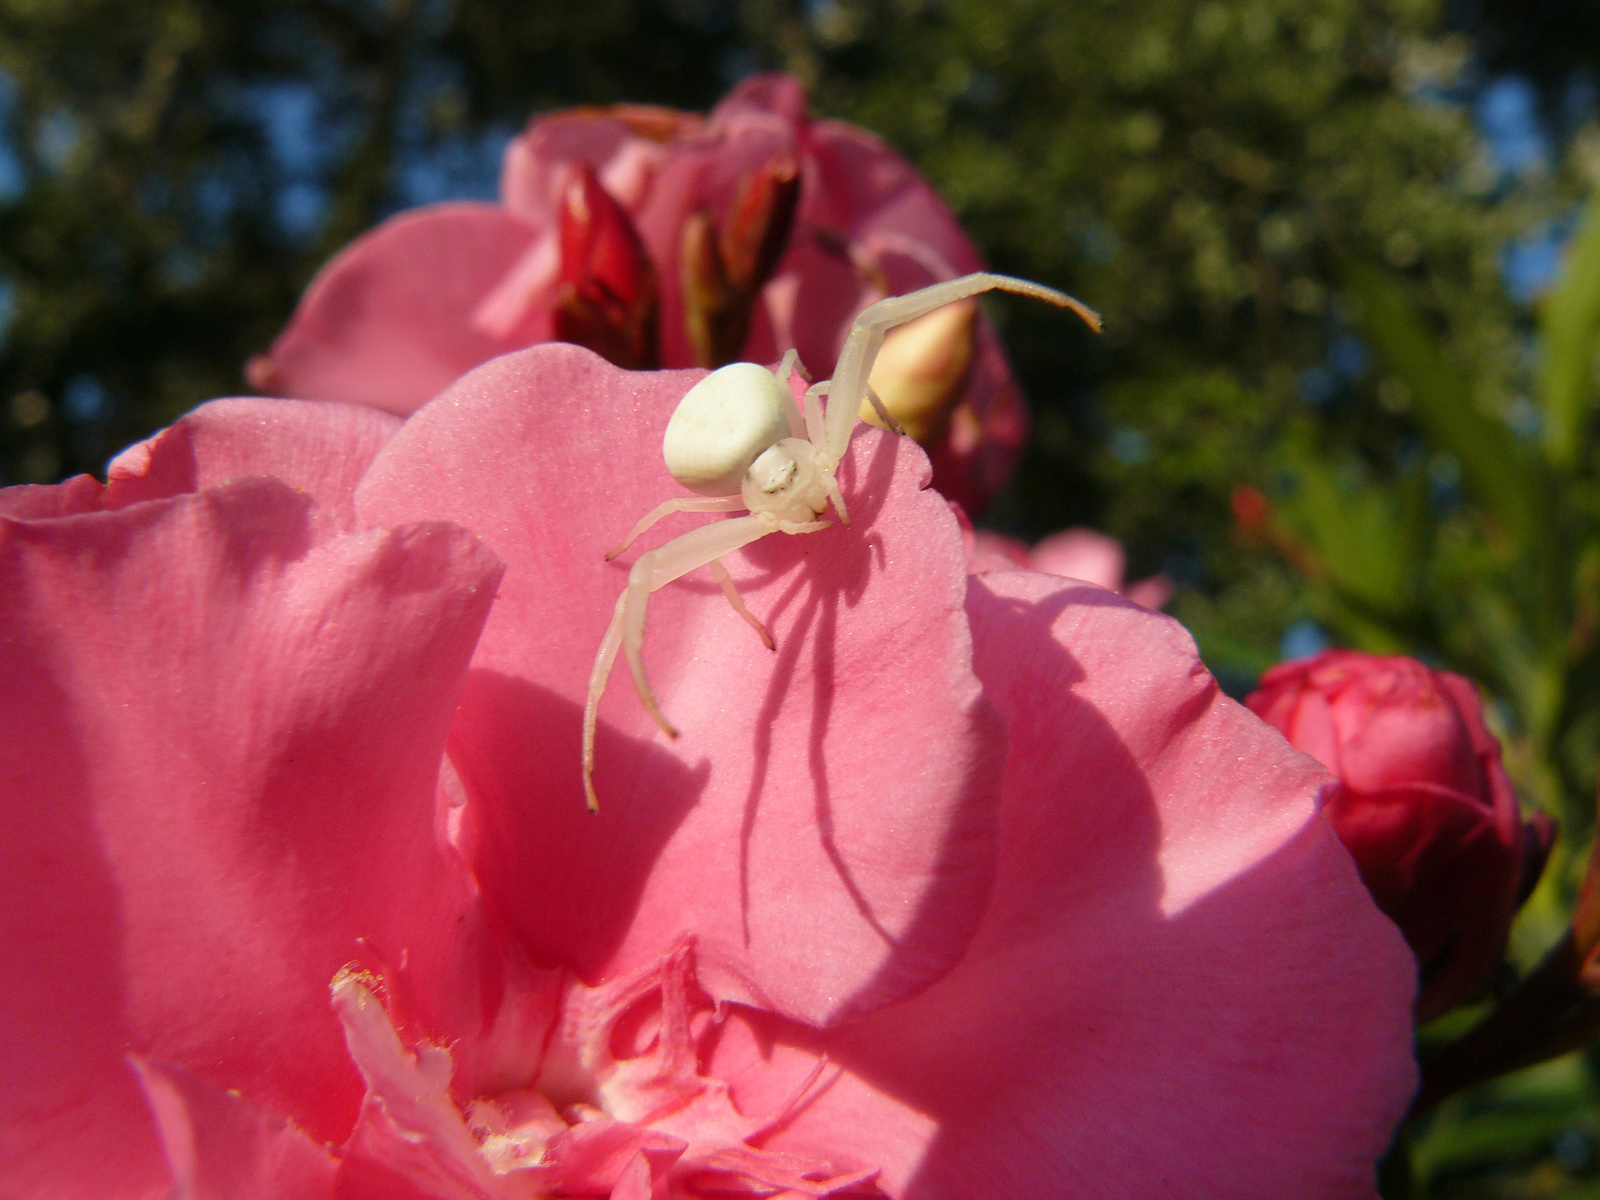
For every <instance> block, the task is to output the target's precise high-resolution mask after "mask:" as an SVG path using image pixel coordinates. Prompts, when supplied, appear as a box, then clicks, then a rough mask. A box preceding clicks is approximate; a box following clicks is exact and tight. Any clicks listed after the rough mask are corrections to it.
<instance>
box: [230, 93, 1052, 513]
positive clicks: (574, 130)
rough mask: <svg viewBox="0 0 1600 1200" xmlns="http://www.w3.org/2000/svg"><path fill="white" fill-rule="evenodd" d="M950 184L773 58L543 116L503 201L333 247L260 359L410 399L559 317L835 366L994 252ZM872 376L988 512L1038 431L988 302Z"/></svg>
mask: <svg viewBox="0 0 1600 1200" xmlns="http://www.w3.org/2000/svg"><path fill="white" fill-rule="evenodd" d="M983 266H984V263H983V260H982V258H981V257H980V256H979V254H978V252H977V250H976V249H975V248H974V247H973V245H972V243H971V242H970V241H969V240H968V239H967V237H966V235H965V234H963V233H962V232H961V229H960V227H959V226H958V225H957V224H956V221H955V218H954V217H953V216H952V215H951V213H950V211H949V209H948V208H947V207H946V206H945V204H944V202H943V201H941V200H940V199H939V197H938V195H937V194H936V193H935V192H934V191H933V189H932V188H931V187H929V186H928V184H927V183H926V182H925V181H924V180H923V179H922V178H921V177H920V176H919V175H918V174H917V173H916V172H915V171H914V170H913V169H912V168H911V167H910V165H909V164H907V163H906V162H905V160H904V159H902V158H900V157H899V156H898V155H897V154H895V153H894V152H893V151H892V150H890V149H889V148H888V147H887V146H885V145H884V144H883V143H882V142H881V141H879V140H878V139H877V138H875V137H873V136H872V135H871V134H869V133H867V132H865V131H864V130H861V129H857V128H855V127H853V126H850V125H846V124H843V123H841V122H837V121H814V120H812V119H811V118H810V117H809V116H808V115H807V111H806V100H805V93H804V91H803V90H802V89H801V87H800V85H799V84H798V83H797V82H795V81H794V80H793V79H790V78H788V77H786V76H780V75H761V76H756V77H754V78H752V79H749V80H746V81H745V82H744V83H742V84H741V85H739V87H737V88H736V89H735V90H734V91H733V92H732V94H730V95H729V96H728V97H727V98H726V99H725V100H724V101H723V102H722V103H721V104H719V105H718V106H717V108H716V109H715V110H714V111H713V112H712V113H711V114H710V115H709V116H707V117H700V116H698V115H696V114H691V113H682V112H676V111H673V110H670V109H661V108H645V107H639V106H632V105H623V106H618V107H615V108H606V109H571V110H567V111H564V112H558V113H553V114H550V115H547V116H543V117H539V118H536V119H535V120H534V121H533V122H532V123H531V124H530V125H529V126H528V129H527V130H526V132H524V133H523V134H522V136H521V137H519V138H517V139H516V140H515V141H514V142H512V144H511V146H510V148H509V149H508V151H507V152H506V158H505V165H504V169H503V172H502V176H501V204H500V205H490V204H470V203H458V204H443V205H437V206H433V207H429V208H420V209H416V210H413V211H411V212H407V213H403V214H401V215H400V216H398V217H395V218H393V219H392V220H390V221H388V222H385V223H384V224H383V225H381V226H379V227H378V228H377V229H374V230H373V231H371V232H370V233H368V234H366V235H365V236H363V237H362V238H360V239H358V240H357V241H356V242H354V243H352V244H351V245H350V246H349V247H347V248H346V249H345V250H344V251H342V252H341V253H340V254H339V255H337V256H336V257H335V258H334V259H333V260H332V261H331V262H330V263H328V265H327V266H326V267H324V268H323V270H322V272H321V273H320V274H319V275H318V276H317V278H316V279H314V280H313V281H312V283H311V286H310V287H309V288H308V289H307V291H306V294H305V296H304V297H303V298H302V300H301V302H300V305H299V307H298V308H297V309H296V311H295V314H294V316H293V318H292V319H291V320H290V322H289V325H288V327H287V328H286V329H285V330H284V332H283V333H282V335H280V337H279V338H278V340H277V341H276V342H275V343H274V344H273V346H272V348H271V350H270V351H269V352H268V353H267V354H266V355H263V356H261V357H260V358H257V359H255V360H253V362H252V363H251V365H250V371H249V373H250V378H251V383H252V384H253V385H254V386H256V387H257V388H259V389H261V390H263V391H267V392H271V393H273V394H276V395H289V396H300V397H306V398H310V399H318V400H343V401H348V402H353V403H358V404H369V405H374V406H376V407H378V408H382V409H385V410H387V411H389V412H394V413H399V414H401V415H404V414H407V413H410V412H412V411H414V410H415V409H416V408H417V407H418V406H419V405H421V404H422V403H424V402H425V401H427V400H428V399H430V398H431V397H433V396H434V395H436V394H437V393H438V392H439V391H441V390H442V389H443V388H444V387H446V386H447V385H448V384H450V383H451V382H452V381H453V380H455V379H456V378H457V377H458V376H460V375H461V374H463V373H464V372H465V371H467V370H469V369H471V368H472V367H474V366H477V365H478V364H479V363H482V362H485V361H487V360H488V359H490V358H492V357H494V356H495V355H498V354H503V353H506V352H507V351H510V350H514V349H518V348H520V347H524V346H528V345H530V344H533V343H536V342H544V341H551V340H563V341H572V342H577V343H578V344H581V345H586V346H588V347H589V348H590V349H592V350H595V351H597V352H599V353H601V354H602V355H604V356H605V357H607V358H609V359H610V360H611V361H613V362H615V363H617V364H618V365H619V366H625V367H630V368H640V367H655V366H666V367H689V366H716V365H721V364H723V363H726V362H732V361H735V360H740V359H743V360H748V361H752V362H762V363H766V362H774V361H776V360H777V359H778V358H779V357H780V356H781V355H782V353H783V352H784V351H785V350H787V349H789V348H791V347H794V348H797V349H798V350H799V351H800V355H801V359H802V361H803V362H804V363H805V365H806V367H807V368H808V370H810V371H811V373H812V374H813V375H814V376H815V377H816V378H818V379H825V378H828V377H829V376H831V375H832V373H833V366H834V361H835V358H836V357H837V355H838V353H839V350H840V348H841V346H842V345H843V342H844V338H845V335H846V333H847V331H848V328H849V324H850V321H851V320H852V319H853V318H854V317H855V314H856V313H858V312H859V311H860V310H861V309H862V308H864V307H865V306H866V305H867V304H869V303H871V302H872V301H874V300H878V299H881V298H883V297H884V296H886V295H898V294H902V293H905V292H911V291H915V290H916V289H918V288H920V287H923V286H925V285H927V284H929V283H934V282H937V281H939V280H941V279H951V278H954V277H956V276H958V275H963V274H966V273H968V272H970V271H976V270H981V269H983ZM872 383H873V386H874V387H875V388H876V389H877V391H878V393H879V395H880V396H882V397H883V399H884V401H885V402H886V404H887V405H888V407H889V409H890V411H891V412H893V413H894V414H895V416H896V417H897V418H899V419H900V421H901V422H902V424H904V425H905V426H906V427H907V429H908V431H909V432H911V433H912V434H913V436H915V437H916V438H917V439H918V441H919V442H921V443H922V444H923V445H924V446H925V447H926V448H927V449H928V452H929V453H930V455H931V456H932V458H933V464H934V484H935V486H936V487H937V488H938V489H939V490H940V491H941V492H943V493H944V494H946V495H947V496H950V497H952V498H953V499H956V500H958V501H959V502H960V503H962V504H964V505H965V506H966V507H968V508H969V509H970V510H972V511H974V512H977V511H981V509H982V508H983V507H985V506H986V505H987V504H988V502H989V500H990V499H991V498H992V497H993V495H994V494H995V493H996V492H997V491H999V489H1000V488H1001V487H1002V486H1004V484H1005V482H1006V480H1007V479H1008V478H1009V476H1010V472H1011V467H1012V465H1013V463H1014V462H1015V460H1016V456H1017V453H1018V452H1019V450H1020V449H1021V446H1022V442H1023V440H1024V438H1025V437H1026V435H1027V412H1026V408H1025V406H1024V404H1023V401H1022V398H1021V395H1020V393H1019V391H1018V389H1017V385H1016V382H1015V380H1014V379H1013V378H1012V375H1011V369H1010V366H1009V365H1008V364H1007V361H1006V357H1005V352H1004V350H1003V349H1002V348H1001V345H1000V341H999V338H998V337H997V336H996V334H995V332H994V330H993V328H992V327H991V326H990V324H989V322H988V320H987V319H986V318H984V317H983V315H982V313H981V311H980V310H979V309H978V307H977V306H976V304H974V303H970V302H969V303H965V304H961V305H954V306H951V307H950V308H949V309H946V310H942V311H940V312H938V313H934V314H931V315H930V316H929V317H927V318H924V319H923V321H921V322H918V323H914V324H912V325H909V326H907V327H905V328H902V329H900V330H897V331H895V332H894V333H892V334H891V335H890V338H889V343H888V345H887V346H886V347H885V350H884V353H883V354H882V356H881V357H880V359H879V363H878V367H877V369H876V370H875V371H874V373H873V378H872Z"/></svg>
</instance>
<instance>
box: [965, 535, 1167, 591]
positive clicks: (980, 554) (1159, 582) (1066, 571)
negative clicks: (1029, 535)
mask: <svg viewBox="0 0 1600 1200" xmlns="http://www.w3.org/2000/svg"><path fill="white" fill-rule="evenodd" d="M966 538H967V570H969V571H971V572H972V573H973V574H975V575H980V574H982V573H983V572H985V571H1009V570H1015V569H1016V568H1018V567H1021V568H1023V569H1024V570H1028V571H1042V572H1043V573H1044V574H1046V575H1056V576H1059V577H1060V578H1062V579H1081V580H1083V581H1084V582H1085V583H1093V584H1098V585H1099V586H1100V587H1103V588H1109V589H1110V590H1111V591H1113V592H1121V593H1122V594H1123V595H1124V596H1126V597H1127V598H1128V599H1129V600H1132V601H1133V602H1134V603H1135V604H1137V605H1139V607H1141V608H1148V609H1150V610H1151V611H1152V612H1158V611H1160V610H1161V609H1162V608H1163V607H1164V606H1165V605H1166V603H1167V601H1168V600H1170V599H1172V581H1171V580H1170V579H1168V578H1167V577H1166V576H1165V575H1152V576H1151V577H1150V578H1149V579H1141V580H1139V582H1138V583H1134V584H1125V583H1124V580H1123V574H1124V572H1125V571H1126V570H1127V564H1128V556H1127V554H1126V553H1125V552H1124V551H1123V549H1122V543H1121V542H1119V541H1117V539H1116V538H1114V537H1107V536H1106V535H1105V534H1103V533H1096V532H1095V531H1094V530H1093V529H1067V530H1063V531H1062V532H1061V533H1052V534H1051V535H1050V536H1049V537H1047V538H1044V539H1042V540H1041V541H1040V542H1039V543H1038V544H1037V545H1035V546H1029V545H1028V543H1026V542H1024V541H1022V540H1020V539H1019V538H1014V537H1007V536H1006V535H1005V534H1003V533H993V532H991V531H989V530H987V529H977V530H973V529H971V528H970V526H968V532H967V533H966Z"/></svg>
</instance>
